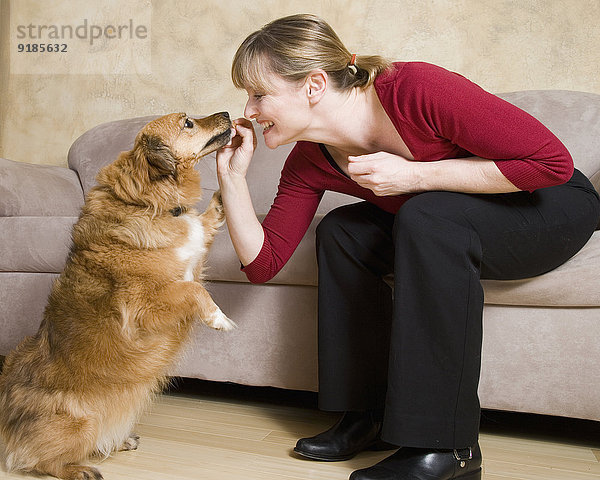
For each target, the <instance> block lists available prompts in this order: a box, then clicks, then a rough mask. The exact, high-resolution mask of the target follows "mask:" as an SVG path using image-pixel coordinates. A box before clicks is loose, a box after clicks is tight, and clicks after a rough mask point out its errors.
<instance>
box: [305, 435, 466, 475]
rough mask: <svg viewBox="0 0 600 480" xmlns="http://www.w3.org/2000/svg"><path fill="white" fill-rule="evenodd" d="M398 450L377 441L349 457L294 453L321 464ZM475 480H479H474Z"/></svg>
mask: <svg viewBox="0 0 600 480" xmlns="http://www.w3.org/2000/svg"><path fill="white" fill-rule="evenodd" d="M398 448H399V447H396V446H394V445H390V444H389V443H385V442H383V441H381V440H377V441H376V442H373V443H371V444H370V445H367V446H366V447H364V448H361V449H360V450H358V451H356V452H353V453H350V454H348V455H339V456H336V457H327V456H321V455H316V454H314V453H310V452H304V451H302V450H299V449H298V448H294V452H296V453H297V454H298V455H302V456H303V457H306V458H310V459H311V460H319V461H321V462H344V461H346V460H351V459H353V458H354V457H356V455H358V454H359V453H360V452H364V451H366V450H371V451H376V452H382V451H384V450H397V449H398ZM465 480H471V479H470V478H467V479H465ZM473 480H477V479H473Z"/></svg>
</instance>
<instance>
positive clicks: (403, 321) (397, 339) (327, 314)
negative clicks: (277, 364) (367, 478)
mask: <svg viewBox="0 0 600 480" xmlns="http://www.w3.org/2000/svg"><path fill="white" fill-rule="evenodd" d="M599 217H600V201H599V198H598V194H597V193H596V191H595V190H594V188H593V187H592V185H591V184H590V182H589V181H588V179H587V178H586V177H585V176H584V175H583V174H582V173H581V172H579V171H577V170H576V171H575V173H574V175H573V177H572V179H571V180H570V181H569V182H568V183H566V184H564V185H560V186H555V187H549V188H544V189H539V190H537V191H535V192H533V193H529V192H517V193H508V194H494V195H490V194H488V195H470V194H462V193H452V192H426V193H422V194H419V195H416V196H414V197H413V198H411V199H410V200H409V201H407V202H406V203H405V204H404V205H403V206H402V207H401V208H400V210H399V211H398V212H397V214H396V215H393V214H390V213H387V212H385V211H383V210H381V209H379V208H378V207H376V206H374V205H372V204H370V203H366V202H362V203H357V204H353V205H347V206H343V207H340V208H338V209H336V210H333V211H332V212H330V213H329V214H328V215H327V216H326V217H325V218H324V219H323V220H322V221H321V223H320V224H319V226H318V229H317V257H318V263H319V405H320V407H321V408H322V409H324V410H329V411H347V410H363V409H384V410H385V416H384V424H383V433H382V437H383V439H384V440H386V441H388V442H390V443H392V444H395V445H399V446H412V447H424V448H466V447H468V446H472V445H473V444H474V443H475V442H476V440H477V436H478V430H479V418H480V406H479V400H478V396H477V387H478V383H479V371H480V364H481V343H482V312H483V290H482V286H481V283H480V279H481V278H490V279H518V278H526V277H531V276H535V275H540V274H542V273H545V272H547V271H550V270H552V269H553V268H555V267H557V266H559V265H561V264H562V263H564V262H565V261H566V260H568V259H569V258H570V257H571V256H573V255H574V254H575V253H577V251H579V249H581V247H583V245H584V244H585V243H586V242H587V240H588V239H589V238H590V236H591V235H592V233H593V231H594V229H595V228H596V226H597V225H598V220H599ZM390 273H393V274H394V289H393V292H392V289H391V288H390V287H389V285H388V284H387V283H386V282H384V280H383V279H382V277H384V276H386V275H388V274H390Z"/></svg>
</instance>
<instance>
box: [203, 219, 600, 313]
mask: <svg viewBox="0 0 600 480" xmlns="http://www.w3.org/2000/svg"><path fill="white" fill-rule="evenodd" d="M322 218H323V215H317V216H316V217H315V219H314V220H313V221H312V223H311V225H310V227H309V229H308V231H307V233H306V235H305V236H304V238H303V239H302V241H301V242H300V245H298V248H297V249H296V251H295V252H294V254H293V255H292V257H291V258H290V260H289V261H288V263H287V264H286V265H285V267H283V269H282V270H281V271H280V272H279V273H278V274H277V275H276V276H275V277H274V278H273V279H272V280H270V281H269V282H268V283H271V284H282V285H306V286H316V285H317V262H316V255H315V241H314V239H315V229H316V227H317V225H318V224H319V222H320V220H321V219H322ZM228 237H229V234H228V233H227V229H226V228H224V229H223V231H221V232H220V233H219V234H218V236H217V238H216V240H215V242H214V243H213V246H212V249H211V251H210V253H209V258H208V262H209V263H208V265H209V268H208V270H207V277H206V278H207V280H212V281H221V282H248V279H247V278H246V275H245V274H244V273H242V272H241V271H240V263H239V260H238V259H237V256H236V254H235V251H234V250H233V247H232V246H231V240H230V239H229V238H228ZM598 263H600V231H596V232H594V235H593V236H592V238H591V239H590V240H589V242H588V243H587V244H586V245H585V246H584V247H583V249H582V250H581V251H580V252H579V253H577V254H576V255H575V256H574V257H573V258H571V259H570V260H569V261H568V262H566V263H565V264H563V265H561V266H560V267H558V268H556V269H554V270H552V271H551V272H548V273H546V274H544V275H540V276H537V277H532V278H527V279H523V280H482V284H483V287H484V291H485V302H486V303H488V304H497V305H523V306H525V305H527V306H546V307H552V306H557V307H559V306H560V307H583V306H588V307H589V306H598V307H600V277H599V276H598V272H596V265H598ZM566 285H568V286H569V288H565V286H566ZM594 285H596V286H594Z"/></svg>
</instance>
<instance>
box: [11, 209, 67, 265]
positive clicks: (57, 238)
mask: <svg viewBox="0 0 600 480" xmlns="http://www.w3.org/2000/svg"><path fill="white" fill-rule="evenodd" d="M77 218H78V217H34V216H31V217H0V250H1V253H0V272H44V273H60V272H62V270H63V268H64V267H65V261H66V259H67V255H68V253H69V248H70V246H71V229H72V227H73V225H74V224H75V222H76V221H77Z"/></svg>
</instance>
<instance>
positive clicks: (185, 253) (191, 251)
mask: <svg viewBox="0 0 600 480" xmlns="http://www.w3.org/2000/svg"><path fill="white" fill-rule="evenodd" d="M181 219H182V220H184V221H186V222H187V224H188V232H187V240H186V242H185V243H184V244H183V245H182V246H181V247H179V248H178V249H177V256H178V257H179V259H180V260H181V261H182V262H184V263H185V265H186V268H185V273H184V280H186V281H192V280H194V269H195V268H196V265H197V264H198V262H199V261H201V260H202V259H203V257H204V255H205V253H206V246H205V244H204V227H203V226H202V221H201V220H200V218H199V217H197V216H195V215H182V216H181Z"/></svg>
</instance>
